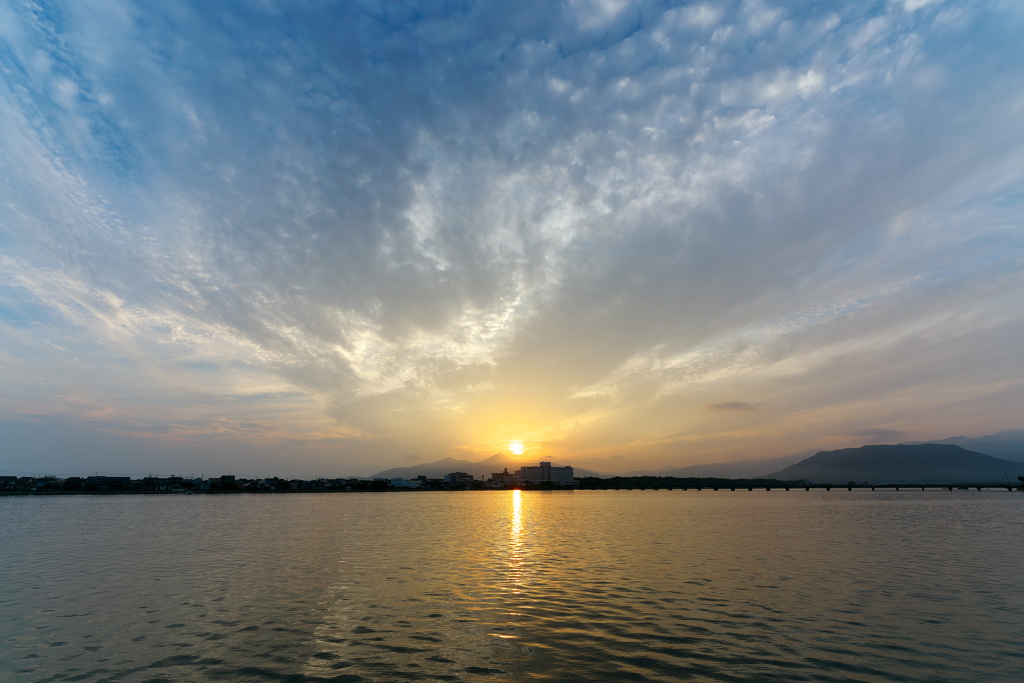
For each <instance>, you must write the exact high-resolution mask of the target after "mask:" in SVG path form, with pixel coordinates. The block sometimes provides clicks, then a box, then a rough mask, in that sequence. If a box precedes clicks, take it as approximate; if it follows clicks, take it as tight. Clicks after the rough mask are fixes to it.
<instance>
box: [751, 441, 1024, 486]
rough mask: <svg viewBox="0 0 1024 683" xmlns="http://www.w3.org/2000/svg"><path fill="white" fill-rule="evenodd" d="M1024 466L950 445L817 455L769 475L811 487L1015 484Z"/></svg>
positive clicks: (875, 447) (869, 448)
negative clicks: (909, 484)
mask: <svg viewBox="0 0 1024 683" xmlns="http://www.w3.org/2000/svg"><path fill="white" fill-rule="evenodd" d="M1020 475H1024V463H1020V462H1016V461H1013V460H1004V459H1001V458H993V457H992V456H990V455H985V454H984V453H978V452H976V451H969V450H967V449H965V448H961V447H960V446H956V445H953V444H936V443H924V444H888V445H870V446H861V447H860V448H842V449H839V450H834V451H819V452H818V453H816V454H814V455H812V456H811V457H809V458H806V459H804V460H801V461H800V462H798V463H796V464H794V465H790V466H789V467H786V468H784V469H782V470H779V471H778V472H773V473H772V474H770V475H769V477H771V478H776V479H805V480H807V481H811V482H813V483H819V484H820V483H828V482H832V483H843V484H845V483H846V482H849V481H856V482H867V483H879V482H907V483H910V482H916V483H928V484H939V483H960V484H962V483H995V482H999V483H1002V482H1004V481H1009V482H1010V483H1016V482H1017V477H1018V476H1020Z"/></svg>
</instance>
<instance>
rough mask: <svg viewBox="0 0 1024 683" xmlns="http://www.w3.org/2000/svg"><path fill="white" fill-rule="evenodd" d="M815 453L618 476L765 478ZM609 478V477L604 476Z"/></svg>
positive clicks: (634, 472) (807, 452) (635, 472)
mask: <svg viewBox="0 0 1024 683" xmlns="http://www.w3.org/2000/svg"><path fill="white" fill-rule="evenodd" d="M813 453H814V451H805V452H803V453H797V454H794V455H784V456H782V457H778V458H766V459H764V460H734V461H732V462H709V463H703V464H700V465H687V466H686V467H666V468H664V469H661V470H637V471H633V472H630V473H629V474H626V473H621V474H619V475H616V476H620V477H626V476H633V477H645V476H652V477H722V478H725V479H754V478H758V477H763V476H765V475H767V474H768V473H769V472H771V471H773V470H776V469H778V468H780V467H786V466H787V465H792V464H794V463H796V462H799V461H801V460H803V459H804V458H806V457H807V456H809V455H812V454H813ZM602 476H607V475H602Z"/></svg>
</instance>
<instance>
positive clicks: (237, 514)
mask: <svg viewBox="0 0 1024 683" xmlns="http://www.w3.org/2000/svg"><path fill="white" fill-rule="evenodd" d="M0 524H2V527H0V528H2V533H0V581H2V583H0V587H2V589H3V590H2V593H0V643H2V645H0V679H4V680H8V679H9V680H13V681H58V680H59V681H149V682H156V681H200V680H202V681H205V680H230V681H267V680H270V681H307V680H336V681H403V680H412V681H420V680H440V681H528V680H534V679H537V680H543V681H648V680H649V681H678V680H688V679H689V680H718V681H737V680H757V681H772V680H777V681H889V680H891V681H958V680H961V681H979V680H985V681H998V680H1007V681H1009V680H1020V679H1021V677H1022V670H1024V669H1022V667H1024V653H1022V650H1021V647H1020V645H1021V643H1022V642H1024V588H1022V586H1021V585H1020V580H1021V577H1022V576H1024V573H1022V571H1021V567H1022V560H1024V494H1019V493H978V492H970V493H949V492H941V493H940V492H936V493H922V492H900V493H856V492H854V493H851V492H847V491H832V492H828V493H826V492H806V491H792V492H788V493H787V492H781V491H778V492H776V491H773V492H747V491H742V492H727V491H723V492H717V493H716V492H710V491H704V492H695V491H688V492H682V491H674V492H668V491H660V492H654V491H644V492H641V491H632V492H628V491H614V492H613V491H608V492H600V491H593V492H591V491H577V492H571V493H566V492H523V493H519V492H497V491H494V492H450V493H445V492H433V493H427V492H423V493H417V492H408V493H397V492H395V493H381V494H375V493H350V494H285V495H273V494H271V495H221V496H214V495H203V496H109V497H107V496H78V497H49V498H42V497H19V498H9V497H8V498H0Z"/></svg>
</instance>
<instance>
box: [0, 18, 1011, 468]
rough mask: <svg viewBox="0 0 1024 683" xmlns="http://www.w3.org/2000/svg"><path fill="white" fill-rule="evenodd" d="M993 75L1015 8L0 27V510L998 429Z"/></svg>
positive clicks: (1000, 250)
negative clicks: (257, 481) (131, 492)
mask: <svg viewBox="0 0 1024 683" xmlns="http://www.w3.org/2000/svg"><path fill="white" fill-rule="evenodd" d="M1021 35H1024V5H1022V4H1021V3H1018V2H1016V1H1014V0H1003V1H1000V0H978V1H976V2H968V1H957V0H945V1H943V0H899V1H895V0H892V1H889V0H871V1H859V0H850V1H848V2H800V1H796V0H793V1H790V2H779V1H776V2H770V1H767V0H766V1H764V2H759V1H750V2H748V1H742V2H726V1H721V2H718V1H708V2H696V3H676V2H668V1H653V0H652V1H641V2H629V1H627V0H566V1H563V2H554V1H552V2H547V1H545V2H515V3H508V2H501V3H499V2H467V3H460V2H428V1H423V2H400V1H398V0H394V1H392V0H387V1H386V2H384V1H379V2H377V1H366V2H360V1H355V0H353V1H348V2H327V1H321V0H289V1H283V0H282V1H277V0H250V1H248V2H233V1H227V0H223V1H217V2H210V0H196V1H194V2H191V1H188V0H180V1H178V2H173V3H153V2H130V1H127V0H68V1H66V2H60V1H52V2H49V1H47V2H44V1H42V0H0V75H2V78H0V444H2V445H0V470H3V473H47V472H50V473H59V474H73V473H83V472H93V471H96V472H101V473H104V472H106V473H112V474H117V473H130V474H136V473H150V472H152V473H159V474H181V475H189V474H194V475H196V476H199V475H200V474H205V475H206V476H215V475H219V474H222V473H227V472H232V473H235V474H237V475H240V476H257V475H259V476H262V475H267V474H274V475H280V476H343V475H368V474H370V473H372V472H375V471H378V470H382V469H385V468H388V467H393V466H408V465H413V464H415V463H417V462H429V461H433V460H437V459H440V458H444V457H455V458H462V459H469V460H480V459H483V458H485V457H487V456H490V455H492V454H494V453H497V452H505V453H509V452H510V446H509V444H511V443H513V442H519V443H521V444H522V446H523V452H522V454H521V457H522V459H523V460H524V461H527V462H536V461H537V460H540V459H542V458H544V459H552V460H554V461H555V462H558V463H562V464H571V465H576V466H578V467H586V468H589V469H593V470H597V471H602V472H621V471H625V470H626V469H627V467H631V468H632V469H640V468H661V467H667V466H685V465H690V464H696V463H703V462H716V461H731V460H738V459H749V458H767V457H774V456H779V455H787V454H790V453H796V452H802V451H807V450H815V449H829V448H841V447H848V446H856V445H861V444H865V443H893V442H898V441H907V440H926V439H941V438H945V437H949V436H953V435H958V434H966V435H970V436H978V435H982V434H986V433H992V432H994V431H997V430H1001V429H1012V428H1019V427H1022V426H1024V421H1022V419H1021V411H1020V408H1021V406H1022V405H1024V361H1022V349H1024V344H1022V342H1024V267H1022V266H1024V124H1022V122H1024V41H1022V40H1020V36H1021ZM513 450H518V448H514V449H513Z"/></svg>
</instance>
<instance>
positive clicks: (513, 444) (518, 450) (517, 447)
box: [508, 439, 526, 455]
mask: <svg viewBox="0 0 1024 683" xmlns="http://www.w3.org/2000/svg"><path fill="white" fill-rule="evenodd" d="M508 449H509V451H511V452H512V454H513V455H522V454H523V451H525V450H526V446H524V445H523V442H522V441H520V440H519V439H516V440H515V441H510V442H509V444H508Z"/></svg>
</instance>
